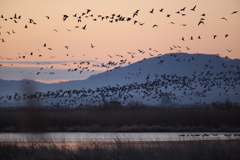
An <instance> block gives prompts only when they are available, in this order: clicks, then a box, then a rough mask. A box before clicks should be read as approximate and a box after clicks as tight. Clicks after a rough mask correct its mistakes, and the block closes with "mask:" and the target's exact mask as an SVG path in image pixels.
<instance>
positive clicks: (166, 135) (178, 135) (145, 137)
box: [0, 132, 240, 142]
mask: <svg viewBox="0 0 240 160" xmlns="http://www.w3.org/2000/svg"><path fill="white" fill-rule="evenodd" d="M228 139H240V133H236V132H235V133H226V132H221V133H220V132H217V133H214V132H200V133H196V132H184V133H183V132H147V133H146V132H138V133H124V132H121V133H115V132H107V133H102V132H101V133H99V132H73V133H69V132H68V133H66V132H51V133H49V132H48V133H35V134H33V133H0V141H2V142H19V141H20V142H27V141H53V142H60V141H68V142H74V141H75V142H77V141H116V140H117V141H181V140H228Z"/></svg>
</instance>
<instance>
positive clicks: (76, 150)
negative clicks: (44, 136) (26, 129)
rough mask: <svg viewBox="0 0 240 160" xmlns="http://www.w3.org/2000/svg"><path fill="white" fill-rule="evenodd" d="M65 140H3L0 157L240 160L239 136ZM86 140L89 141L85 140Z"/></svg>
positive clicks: (20, 159)
mask: <svg viewBox="0 0 240 160" xmlns="http://www.w3.org/2000/svg"><path fill="white" fill-rule="evenodd" d="M65 143H66V142H62V143H61V144H57V143H55V142H50V143H48V144H47V145H46V144H43V143H33V142H32V143H31V142H29V143H28V144H24V143H23V144H21V143H20V144H19V143H17V142H12V143H4V142H0V157H1V159H4V160H13V159H14V160H22V159H24V160H33V159H39V160H40V159H41V160H45V159H46V160H56V159H58V160H65V159H69V160H75V159H99V160H102V159H104V160H108V159H109V160H110V159H115V160H123V159H124V160H125V159H132V160H133V159H138V160H145V159H146V160H149V159H151V160H155V159H157V160H158V159H164V160H188V159H194V160H203V159H204V160H239V159H240V147H239V146H240V140H234V141H233V140H227V141H218V140H216V141H208V140H206V141H178V142H176V141H175V142H174V141H172V142H171V141H170V142H158V141H156V142H130V141H129V142H121V141H118V140H116V141H115V142H112V143H107V142H88V144H87V145H82V144H81V143H84V142H79V143H78V144H77V145H76V146H75V147H69V146H68V145H67V144H65ZM85 143H86V142H85Z"/></svg>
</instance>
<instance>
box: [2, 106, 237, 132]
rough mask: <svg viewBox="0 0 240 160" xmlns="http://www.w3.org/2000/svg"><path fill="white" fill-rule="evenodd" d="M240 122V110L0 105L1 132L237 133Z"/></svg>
mask: <svg viewBox="0 0 240 160" xmlns="http://www.w3.org/2000/svg"><path fill="white" fill-rule="evenodd" d="M239 122H240V109H231V110H223V109H209V108H206V107H153V106H140V107H114V106H113V107H104V106H102V107H101V106H100V107H93V106H89V107H76V108H53V107H33V108H29V107H9V108H8V107H5V108H0V131H1V132H25V131H27V132H29V131H46V132H59V131H60V132H79V131H88V132H91V131H92V132H162V131H164V132H165V131H166V132H179V131H180V132H202V131H203V132H209V131H213V132H217V131H222V132H231V131H235V132H236V131H240V123H239ZM34 127H35V128H34ZM36 127H37V128H36Z"/></svg>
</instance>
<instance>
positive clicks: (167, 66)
mask: <svg viewBox="0 0 240 160" xmlns="http://www.w3.org/2000/svg"><path fill="white" fill-rule="evenodd" d="M28 82H30V84H32V86H34V89H35V90H36V91H38V92H44V93H46V92H47V91H52V92H56V95H58V96H59V95H61V94H62V93H63V92H64V91H69V92H68V93H67V94H69V93H70V92H71V91H73V90H78V91H79V93H78V94H76V93H77V92H76V91H75V93H71V94H69V96H68V99H67V97H64V96H62V97H57V96H56V95H55V98H54V100H53V98H49V97H48V98H46V97H47V96H45V99H44V98H43V96H42V97H41V98H40V99H42V101H41V104H42V105H50V104H49V103H50V102H49V101H50V100H49V99H51V103H52V105H56V103H57V104H58V105H67V104H68V105H71V106H77V105H79V104H97V103H102V102H103V100H102V99H104V100H107V101H110V100H118V101H124V102H125V104H126V103H128V102H129V101H132V100H134V101H141V102H143V103H145V104H152V105H156V104H159V103H163V102H164V100H162V99H163V98H166V97H169V98H170V99H169V100H170V102H171V103H178V104H202V103H211V102H213V101H224V100H225V99H226V98H230V100H231V101H233V102H238V103H239V102H240V99H239V94H240V60H239V59H234V60H233V59H228V58H222V57H219V56H217V55H206V54H187V53H169V54H165V55H163V56H159V57H153V58H149V59H145V60H142V61H139V62H136V63H133V64H130V65H128V66H125V67H120V68H117V69H113V70H110V71H107V72H103V73H99V74H96V75H92V76H90V77H89V78H88V79H86V80H76V81H69V82H62V83H55V84H43V83H39V82H34V81H30V80H23V81H22V82H21V81H5V80H0V96H4V97H3V98H2V99H1V104H2V105H3V104H4V103H3V102H4V101H7V100H6V95H14V93H19V94H20V95H21V94H23V93H25V92H26V89H25V90H24V89H23V88H24V87H23V86H24V85H25V86H26V85H29V84H28ZM123 86H125V87H127V88H128V89H124V87H123ZM103 87H105V89H103ZM129 88H130V89H129ZM148 88H150V89H148ZM89 89H90V90H89ZM101 89H102V90H101ZM117 89H119V91H113V90H117ZM59 90H62V91H60V92H59ZM103 90H105V91H103ZM84 91H86V93H84ZM108 92H109V93H108ZM60 93H61V94H60ZM82 93H84V94H88V96H86V95H85V96H80V95H82ZM113 93H114V94H118V95H113ZM65 95H66V94H65ZM100 95H101V96H100ZM121 95H122V96H121ZM124 95H125V96H126V97H125V98H124ZM48 96H50V95H49V94H48ZM74 96H75V98H73V97H74ZM118 96H119V98H118ZM71 98H72V99H73V101H70V99H71ZM63 99H64V100H65V103H63ZM66 99H67V100H66ZM38 100H39V99H38ZM60 100H61V101H60ZM8 101H9V103H10V101H11V100H8ZM46 101H47V102H46ZM69 101H70V102H69ZM11 102H12V101H11ZM20 102H22V100H21V101H20ZM20 102H19V103H20ZM66 102H69V103H66ZM11 104H13V103H11ZM14 104H16V102H14Z"/></svg>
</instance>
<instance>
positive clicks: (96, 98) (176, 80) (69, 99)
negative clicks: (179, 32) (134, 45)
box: [0, 5, 240, 106]
mask: <svg viewBox="0 0 240 160" xmlns="http://www.w3.org/2000/svg"><path fill="white" fill-rule="evenodd" d="M196 7H197V6H196V5H195V6H194V7H193V8H191V9H189V10H190V11H195V10H196ZM157 12H159V13H162V12H164V8H161V9H160V10H156V9H155V8H153V9H151V10H150V11H149V13H150V14H156V13H157ZM139 13H140V10H136V11H135V12H133V15H131V16H128V17H125V16H122V15H120V14H111V15H107V16H103V15H97V16H95V15H93V14H91V10H90V9H87V10H86V12H84V13H82V14H80V15H78V14H77V13H76V14H74V15H72V16H70V15H63V16H62V20H63V21H64V22H66V21H67V20H68V19H69V18H71V17H74V18H75V19H76V22H77V23H82V22H83V21H84V19H85V18H92V20H93V21H99V20H101V21H104V20H107V21H109V22H110V23H117V22H133V24H134V25H137V24H139V25H140V26H142V25H145V23H143V22H140V21H138V20H136V18H137V17H138V15H139ZM237 13H238V11H233V12H232V13H231V14H230V15H233V14H237ZM175 14H180V15H181V16H186V15H187V13H186V7H184V8H181V9H180V10H179V11H177V12H175ZM205 16H206V14H205V13H203V14H201V15H200V20H199V22H198V23H197V24H196V25H198V26H200V25H204V24H205ZM45 17H46V19H47V20H50V19H51V17H50V16H45ZM166 17H167V18H170V17H171V14H167V15H166ZM0 18H1V19H2V20H4V21H13V22H14V23H18V21H20V20H21V19H22V16H21V15H17V14H15V15H14V16H13V17H9V18H6V17H4V15H1V17H0ZM220 20H225V21H228V19H227V18H225V17H222V18H220ZM28 23H29V24H25V26H23V27H24V28H26V29H27V28H29V27H31V26H30V25H37V22H36V21H35V20H33V19H32V18H30V19H29V22H28ZM170 24H175V23H174V22H170ZM181 25H182V26H186V25H187V24H181ZM156 27H158V25H157V24H153V25H152V28H156ZM1 28H2V27H0V29H1ZM77 28H82V29H83V30H86V29H87V24H84V25H83V26H82V27H80V26H79V25H77V26H75V29H77ZM67 30H68V31H71V30H70V29H67ZM53 31H54V32H58V30H57V29H53ZM16 33H17V32H16V31H13V30H12V31H7V32H6V34H8V35H11V34H16ZM1 35H4V33H1V32H0V36H1ZM218 36H219V37H224V38H227V37H228V36H229V35H228V34H224V35H213V39H216V38H217V37H218ZM197 39H202V37H201V36H198V37H197ZM0 40H1V42H4V43H5V42H7V40H6V38H1V39H0ZM181 40H182V41H186V40H187V39H186V38H185V37H182V38H181ZM189 40H194V37H193V36H191V37H190V38H189ZM42 47H43V48H47V49H48V50H49V51H52V50H54V48H52V47H51V46H49V45H48V44H47V43H44V44H43V45H42ZM89 47H90V48H92V49H93V48H95V47H96V46H95V45H93V44H90V46H89ZM63 48H65V49H69V46H67V45H66V46H64V47H63ZM183 48H186V50H190V48H189V47H188V46H184V47H182V46H179V45H173V46H170V50H176V51H178V52H181V49H183ZM231 51H232V50H229V49H227V52H231ZM127 53H128V55H130V57H129V56H128V57H126V56H123V55H118V54H115V55H109V54H108V56H109V58H110V59H112V58H113V57H115V59H116V58H120V59H119V61H118V62H115V61H112V60H109V61H108V62H107V63H94V62H92V61H80V62H79V61H78V62H73V64H72V65H74V66H75V67H73V68H72V67H71V68H70V69H67V71H68V72H74V71H79V73H80V74H81V73H82V72H83V71H92V72H94V71H95V70H94V69H92V68H95V67H102V68H106V70H107V71H109V70H110V71H112V69H117V68H120V67H122V66H126V65H128V64H131V61H130V60H129V58H130V59H131V58H135V57H136V56H137V55H139V54H141V55H143V54H145V55H147V57H146V58H143V60H142V61H140V63H142V62H143V61H144V60H146V59H147V58H149V56H150V57H157V58H158V59H160V60H159V61H158V64H159V65H161V64H163V63H164V60H162V59H161V54H159V53H158V50H156V49H152V48H149V49H148V50H147V51H146V50H142V49H138V50H137V51H134V52H127ZM28 56H36V57H38V58H39V57H42V56H45V55H43V54H38V55H35V53H34V52H31V53H25V54H24V55H21V53H19V54H18V57H16V59H27V58H28ZM66 56H70V55H69V54H66ZM171 56H173V57H174V58H176V57H177V55H176V54H173V55H171ZM72 57H74V56H73V55H72ZM0 58H1V59H2V60H9V61H11V60H13V58H6V57H0ZM49 58H55V56H50V57H49ZM226 58H228V57H227V56H226ZM95 59H98V58H97V57H96V58H95ZM193 60H194V58H193V57H192V58H190V59H186V61H188V62H189V61H193ZM175 61H176V62H180V59H179V58H176V60H175ZM181 61H185V59H184V60H181ZM37 65H40V68H39V71H38V72H37V73H36V75H40V74H43V73H47V74H50V75H54V74H55V73H54V72H50V73H49V72H44V71H43V70H44V69H45V68H49V69H51V68H54V65H51V64H50V63H47V62H44V63H38V64H37ZM50 65H51V66H50ZM62 65H63V66H69V64H62ZM1 66H3V64H0V67H1ZM211 67H213V66H210V64H206V66H205V68H209V69H211ZM222 67H223V68H226V67H227V66H225V65H224V64H223V65H222ZM231 67H232V68H237V71H231V70H229V71H224V72H220V73H217V74H214V73H211V72H210V71H208V72H206V73H205V72H202V73H201V74H200V75H196V72H194V73H193V77H192V78H189V77H186V76H178V75H175V74H174V75H167V74H163V75H154V76H155V79H154V80H152V81H150V80H149V76H150V75H148V76H147V77H146V82H145V83H140V84H138V83H131V84H126V85H123V86H119V85H116V86H110V85H108V86H105V87H100V88H98V87H97V88H96V89H84V88H83V89H80V90H68V91H63V90H58V91H48V92H47V93H43V92H36V93H35V94H32V95H27V94H23V95H20V94H18V93H15V94H14V96H11V95H7V96H5V97H4V96H2V97H0V102H1V101H3V102H5V103H7V101H8V100H9V101H10V100H12V99H14V100H15V101H17V102H19V101H24V100H32V99H35V100H38V101H39V100H45V104H46V105H54V106H76V105H80V106H81V105H84V104H89V103H92V104H100V103H101V102H103V101H107V100H110V101H121V102H122V103H123V104H126V103H127V102H128V100H129V99H131V98H133V97H134V96H133V95H134V94H139V95H141V96H142V98H143V99H144V98H147V100H148V101H149V100H151V99H156V100H157V101H160V100H161V98H163V97H168V98H169V99H171V100H174V101H179V102H181V99H179V98H177V96H176V94H175V93H174V91H175V90H178V91H180V90H181V91H183V92H182V97H185V96H193V95H194V96H197V97H205V96H206V95H205V93H206V92H208V91H211V90H212V88H214V87H218V88H224V90H225V91H226V92H225V94H226V93H227V92H228V91H229V90H233V89H235V85H239V84H240V79H239V78H237V77H239V75H240V69H239V66H231ZM22 72H24V71H22ZM22 72H21V73H22ZM108 74H109V73H108V72H106V75H108ZM129 74H130V73H128V75H127V76H126V77H125V79H130V75H129ZM133 74H136V75H137V76H139V75H140V74H141V69H139V70H138V71H137V72H136V73H132V75H133ZM213 75H214V76H215V79H214V80H213V79H211V78H210V76H213ZM206 77H208V78H206ZM229 77H232V78H229ZM26 84H29V82H26ZM223 84H224V85H223ZM198 85H199V86H201V87H203V90H202V91H201V92H199V91H194V89H196V88H197V87H198ZM170 86H171V87H172V91H170V92H169V91H162V90H161V88H165V89H166V88H171V87H170ZM187 90H189V91H190V92H187ZM221 94H224V93H221ZM235 94H236V95H237V94H238V93H237V92H236V91H235ZM53 99H55V100H53ZM190 99H191V98H190ZM84 101H85V102H84ZM79 102H82V103H79ZM194 103H195V104H204V103H205V102H203V101H201V100H200V101H196V102H194Z"/></svg>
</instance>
